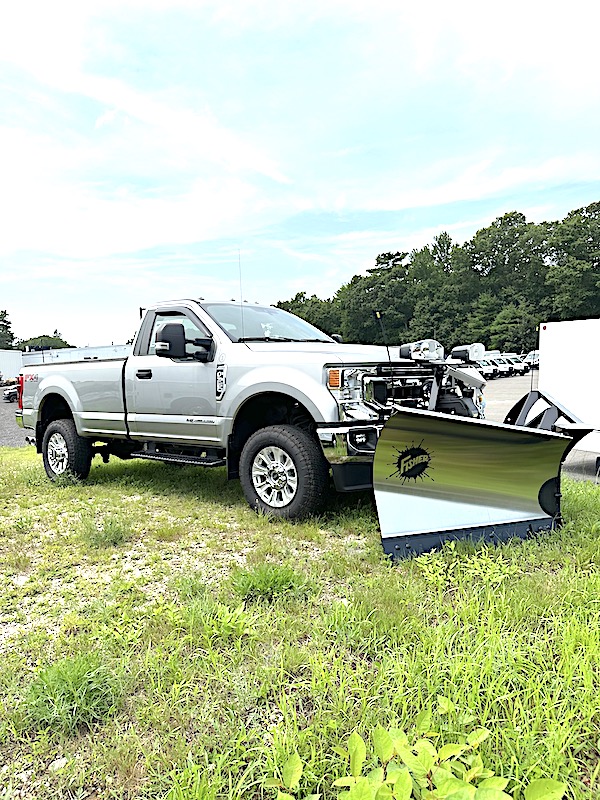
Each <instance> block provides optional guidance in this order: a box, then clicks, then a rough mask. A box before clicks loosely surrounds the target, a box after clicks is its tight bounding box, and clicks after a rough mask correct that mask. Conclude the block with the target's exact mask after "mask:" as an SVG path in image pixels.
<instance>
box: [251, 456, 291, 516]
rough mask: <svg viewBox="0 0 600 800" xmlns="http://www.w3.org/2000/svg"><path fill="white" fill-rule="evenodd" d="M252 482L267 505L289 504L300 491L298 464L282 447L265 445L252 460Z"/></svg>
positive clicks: (280, 505) (279, 506) (272, 506)
mask: <svg viewBox="0 0 600 800" xmlns="http://www.w3.org/2000/svg"><path fill="white" fill-rule="evenodd" d="M252 483H253V484H254V488H255V490H256V494H257V495H258V496H259V497H260V499H261V500H262V501H263V503H265V504H266V505H268V506H271V508H282V507H283V506H287V505H289V504H290V503H291V502H292V500H293V499H294V497H295V496H296V493H297V491H298V473H297V471H296V465H295V464H294V462H293V461H292V459H291V458H290V456H289V454H288V453H286V452H285V450H282V449H281V447H274V446H270V447H263V449H262V450H260V451H259V452H258V453H257V454H256V456H255V457H254V461H253V462H252Z"/></svg>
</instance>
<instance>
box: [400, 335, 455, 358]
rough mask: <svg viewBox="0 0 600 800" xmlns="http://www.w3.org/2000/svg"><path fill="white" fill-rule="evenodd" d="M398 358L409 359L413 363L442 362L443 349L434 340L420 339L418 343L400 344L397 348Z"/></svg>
mask: <svg viewBox="0 0 600 800" xmlns="http://www.w3.org/2000/svg"><path fill="white" fill-rule="evenodd" d="M398 349H399V351H400V358H411V359H413V361H438V360H439V361H443V359H444V348H443V347H442V345H441V344H440V343H439V342H436V340H435V339H421V341H419V342H409V343H408V344H401V345H400V347H399V348H398Z"/></svg>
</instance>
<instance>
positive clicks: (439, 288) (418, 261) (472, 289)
mask: <svg viewBox="0 0 600 800" xmlns="http://www.w3.org/2000/svg"><path fill="white" fill-rule="evenodd" d="M410 275H411V282H412V296H413V298H414V307H413V315H412V319H411V321H410V326H409V334H410V338H411V339H413V340H416V339H425V338H434V339H437V340H438V341H440V342H441V343H442V344H443V345H444V347H445V348H446V349H447V350H450V348H452V347H453V346H454V345H456V344H464V343H465V342H466V341H467V338H468V335H467V332H468V327H467V322H468V313H467V312H468V308H469V306H470V304H471V303H472V302H473V299H474V298H475V297H476V296H477V293H478V291H479V277H478V276H477V274H476V273H475V272H474V271H473V270H472V269H471V268H470V265H469V262H468V258H467V257H466V255H465V253H464V250H463V249H462V248H461V247H459V246H458V245H455V244H453V243H452V239H451V238H450V236H449V235H448V234H447V233H441V234H440V235H439V236H436V237H435V238H434V240H433V244H432V245H431V246H427V247H424V248H422V249H421V250H415V251H413V253H412V254H411V264H410Z"/></svg>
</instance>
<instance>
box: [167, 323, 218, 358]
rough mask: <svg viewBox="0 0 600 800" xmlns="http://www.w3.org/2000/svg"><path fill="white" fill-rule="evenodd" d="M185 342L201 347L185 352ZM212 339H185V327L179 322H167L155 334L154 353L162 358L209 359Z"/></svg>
mask: <svg viewBox="0 0 600 800" xmlns="http://www.w3.org/2000/svg"><path fill="white" fill-rule="evenodd" d="M186 344H192V345H194V347H201V348H203V349H202V350H198V351H196V352H195V353H193V354H190V353H187V352H186V349H185V346H186ZM212 345H213V340H212V339H211V338H210V337H208V338H205V339H186V338H185V329H184V327H183V325H182V324H181V323H180V322H167V324H166V325H163V327H162V328H161V330H160V331H159V332H158V333H157V335H156V355H157V356H162V357H163V358H193V359H194V360H195V361H203V362H206V361H209V360H210V356H211V350H212Z"/></svg>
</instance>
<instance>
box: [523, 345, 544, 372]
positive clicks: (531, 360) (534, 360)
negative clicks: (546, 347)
mask: <svg viewBox="0 0 600 800" xmlns="http://www.w3.org/2000/svg"><path fill="white" fill-rule="evenodd" d="M523 360H524V362H525V363H526V364H529V368H530V369H539V366H540V351H539V350H531V351H530V352H529V353H527V355H526V356H525V358H524V359H523Z"/></svg>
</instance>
